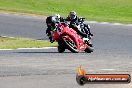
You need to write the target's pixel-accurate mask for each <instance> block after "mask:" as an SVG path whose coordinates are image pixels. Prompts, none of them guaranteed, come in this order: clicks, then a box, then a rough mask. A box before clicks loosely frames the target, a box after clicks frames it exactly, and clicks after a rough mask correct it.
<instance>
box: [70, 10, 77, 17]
mask: <svg viewBox="0 0 132 88" xmlns="http://www.w3.org/2000/svg"><path fill="white" fill-rule="evenodd" d="M69 17H70V18H71V19H75V18H76V12H75V11H71V12H70V13H69Z"/></svg>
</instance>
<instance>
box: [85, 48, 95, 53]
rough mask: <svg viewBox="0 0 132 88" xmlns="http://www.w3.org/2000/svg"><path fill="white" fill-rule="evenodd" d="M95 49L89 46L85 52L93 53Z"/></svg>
mask: <svg viewBox="0 0 132 88" xmlns="http://www.w3.org/2000/svg"><path fill="white" fill-rule="evenodd" d="M93 50H94V49H93V48H92V47H88V48H86V49H85V52H87V53H91V52H93Z"/></svg>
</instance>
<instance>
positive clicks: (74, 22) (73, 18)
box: [65, 11, 93, 45]
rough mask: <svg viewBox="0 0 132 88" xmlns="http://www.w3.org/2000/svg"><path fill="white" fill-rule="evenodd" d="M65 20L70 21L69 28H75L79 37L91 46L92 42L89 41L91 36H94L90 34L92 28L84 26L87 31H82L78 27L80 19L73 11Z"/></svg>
mask: <svg viewBox="0 0 132 88" xmlns="http://www.w3.org/2000/svg"><path fill="white" fill-rule="evenodd" d="M65 20H66V21H70V25H69V27H70V28H73V29H74V30H75V31H76V32H77V33H78V34H79V35H81V36H82V37H83V40H84V42H88V43H89V45H91V42H90V41H89V40H90V39H91V36H93V34H92V33H91V32H90V27H89V26H88V25H87V24H84V26H86V27H87V29H85V32H82V31H81V28H79V27H78V25H79V22H80V18H79V17H78V16H77V15H76V12H75V11H71V12H70V13H69V15H68V17H67V18H66V19H65Z"/></svg>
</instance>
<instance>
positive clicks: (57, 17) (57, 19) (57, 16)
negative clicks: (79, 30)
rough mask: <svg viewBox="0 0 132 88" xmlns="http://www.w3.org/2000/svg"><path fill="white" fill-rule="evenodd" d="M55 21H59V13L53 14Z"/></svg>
mask: <svg viewBox="0 0 132 88" xmlns="http://www.w3.org/2000/svg"><path fill="white" fill-rule="evenodd" d="M54 17H55V19H56V22H60V15H59V14H55V15H54Z"/></svg>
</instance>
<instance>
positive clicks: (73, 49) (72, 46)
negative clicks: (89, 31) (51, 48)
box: [63, 37, 79, 53]
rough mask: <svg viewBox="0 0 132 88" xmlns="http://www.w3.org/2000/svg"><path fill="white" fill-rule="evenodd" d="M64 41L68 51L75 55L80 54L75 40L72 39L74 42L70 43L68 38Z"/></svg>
mask: <svg viewBox="0 0 132 88" xmlns="http://www.w3.org/2000/svg"><path fill="white" fill-rule="evenodd" d="M70 38H71V37H70ZM71 39H72V38H71ZM63 41H64V43H65V45H66V46H67V49H69V50H70V51H71V52H73V53H78V52H79V50H78V49H77V46H76V42H75V41H74V40H73V39H72V41H68V40H67V39H66V38H63Z"/></svg>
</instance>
